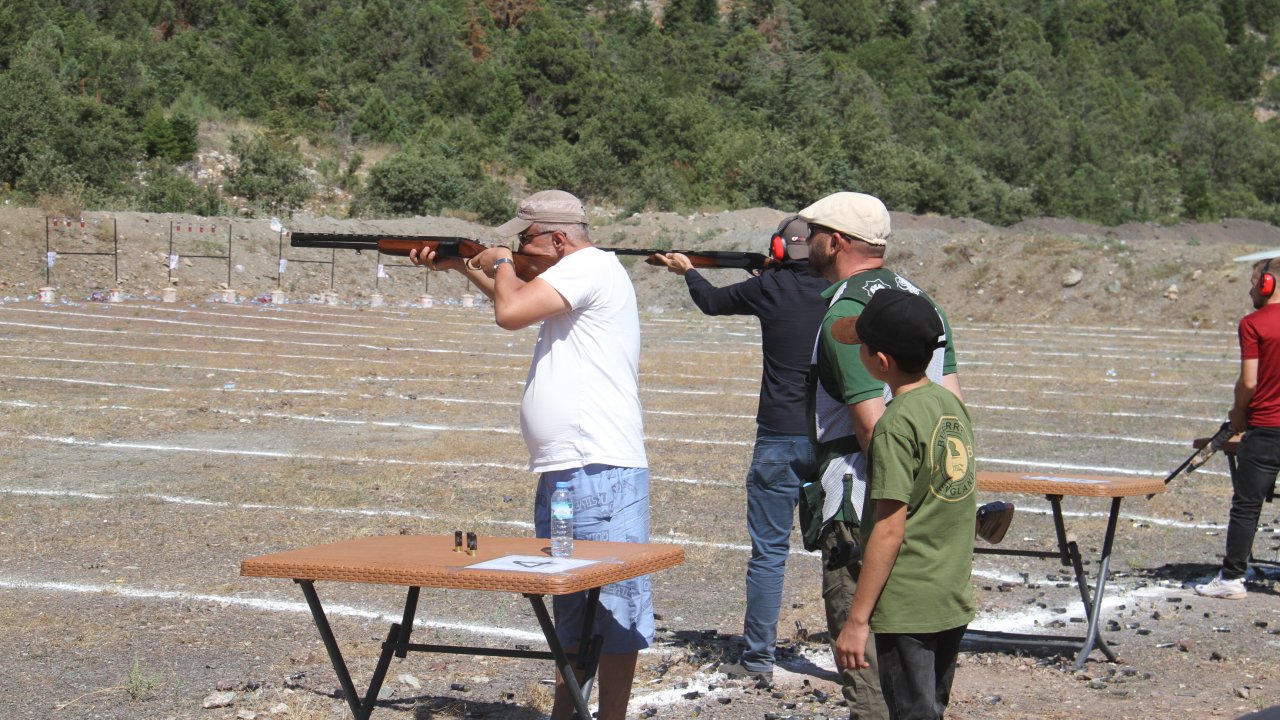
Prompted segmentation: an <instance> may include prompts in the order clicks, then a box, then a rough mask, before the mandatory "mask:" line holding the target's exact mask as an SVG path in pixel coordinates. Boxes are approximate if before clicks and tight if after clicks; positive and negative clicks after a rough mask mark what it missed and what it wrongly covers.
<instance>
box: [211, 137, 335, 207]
mask: <svg viewBox="0 0 1280 720" xmlns="http://www.w3.org/2000/svg"><path fill="white" fill-rule="evenodd" d="M231 154H232V155H233V156H235V157H236V159H237V161H238V164H237V165H236V166H235V167H234V168H233V169H232V170H231V171H230V172H229V173H228V181H227V185H226V188H227V191H228V192H230V193H232V194H234V195H241V196H243V197H245V198H246V199H248V200H250V201H252V202H254V203H257V204H258V205H260V206H262V207H264V208H269V209H277V210H279V211H281V212H289V211H291V210H292V209H295V208H299V207H301V206H302V204H303V202H304V201H306V199H307V198H309V197H311V195H312V194H313V193H314V192H315V185H314V184H313V183H312V182H311V181H310V180H308V179H307V177H306V175H305V174H304V173H303V169H302V153H301V151H300V150H299V149H298V146H297V144H296V143H294V142H292V141H287V140H280V139H278V138H272V137H270V136H269V135H267V134H265V133H260V134H257V135H255V136H253V137H252V138H246V137H244V136H235V137H233V138H232V139H231Z"/></svg>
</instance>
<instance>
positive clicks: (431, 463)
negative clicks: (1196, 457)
mask: <svg viewBox="0 0 1280 720" xmlns="http://www.w3.org/2000/svg"><path fill="white" fill-rule="evenodd" d="M361 423H369V421H367V420H361ZM515 432H516V430H515V429H512V433H515ZM0 437H15V438H17V439H22V441H26V442H46V443H52V445H65V446H81V447H104V448H111V450H148V451H155V452H192V454H210V455H233V456H244V457H269V459H278V460H316V461H325V462H356V464H369V465H407V466H420V468H498V469H508V470H525V469H526V465H515V464H509V462H484V461H466V462H463V461H447V460H399V459H393V457H353V456H340V455H317V454H306V452H284V451H274V450H246V448H220V447H189V446H180V445H160V443H142V442H122V441H91V439H82V438H74V437H52V436H14V434H12V433H6V432H0ZM681 441H682V442H689V443H694V445H698V443H703V445H731V446H732V445H736V446H742V447H746V446H749V445H750V442H748V441H690V439H684V438H682V439H681ZM654 442H675V438H672V439H664V438H658V439H655V441H654ZM977 460H978V462H982V464H997V465H1011V466H1015V468H1038V469H1044V468H1050V469H1055V470H1073V471H1083V473H1111V474H1120V475H1139V477H1161V475H1164V473H1161V471H1158V470H1139V469H1129V468H1115V466H1107V465H1080V464H1066V462H1046V461H1036V460H1027V459H1007V457H986V456H978V459H977ZM652 479H654V480H669V482H678V483H686V482H689V480H686V479H684V478H666V477H662V475H652ZM692 482H694V483H695V484H709V486H731V484H732V483H727V482H723V480H714V479H696V480H692Z"/></svg>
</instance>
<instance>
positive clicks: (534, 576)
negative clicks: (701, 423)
mask: <svg viewBox="0 0 1280 720" xmlns="http://www.w3.org/2000/svg"><path fill="white" fill-rule="evenodd" d="M682 562H684V550H683V549H681V548H680V547H678V546H674V545H657V544H644V543H615V542H592V541H586V540H576V541H574V548H573V557H572V558H553V557H551V556H550V541H549V540H546V539H538V538H512V537H489V536H484V537H481V538H479V539H478V543H477V548H476V551H475V553H474V554H468V553H467V552H466V551H465V550H464V551H461V552H460V551H458V550H455V545H454V537H453V536H450V535H390V536H373V537H363V538H357V539H354V540H345V541H342V542H336V543H330V544H327V545H316V546H314V547H308V548H302V549H299V550H290V551H287V552H280V553H274V554H271V555H262V556H259V557H254V558H249V559H247V560H245V561H244V562H242V563H241V565H240V574H241V575H246V576H252V577H268V578H287V579H291V580H293V581H294V582H296V583H297V584H298V585H299V586H301V587H302V593H303V595H304V596H305V597H306V599H307V605H308V606H309V607H310V609H311V615H312V618H313V619H314V620H315V623H316V627H317V629H319V631H320V637H321V639H322V640H323V641H324V646H325V649H326V650H327V651H328V653H329V660H330V662H331V663H332V665H333V669H334V672H335V673H337V676H338V682H339V683H340V684H341V685H342V691H343V694H344V695H345V696H346V699H347V704H348V706H349V707H350V708H351V714H352V715H353V716H354V717H355V720H366V718H368V717H369V714H370V713H372V712H373V708H374V704H375V703H376V702H377V699H378V691H379V690H380V689H381V688H382V682H383V679H384V678H385V676H386V673H387V669H388V667H389V666H390V664H391V658H392V656H393V655H394V656H395V657H399V658H404V657H405V656H406V654H407V653H409V652H437V653H453V654H467V655H485V656H496V657H518V658H535V659H551V660H554V661H555V665H556V669H557V670H559V671H560V674H561V676H562V677H563V678H564V680H565V684H566V686H567V687H568V689H569V692H570V695H571V696H572V697H573V701H574V705H575V708H576V710H577V713H578V717H579V718H590V717H591V714H590V712H589V709H588V706H587V698H588V696H589V695H590V687H591V679H592V678H593V677H594V674H595V670H596V663H597V661H598V659H599V655H600V644H599V642H598V639H596V638H589V637H587V636H588V635H589V633H590V628H591V627H592V626H593V624H594V620H595V618H594V616H595V609H596V608H597V607H598V604H599V598H600V588H601V586H604V585H608V584H610V583H615V582H619V581H622V580H627V579H629V578H633V577H637V576H640V575H648V574H650V573H654V572H657V571H659V570H664V569H666V568H670V567H673V566H675V565H679V564H680V563H682ZM318 580H332V581H341V582H352V583H374V584H381V585H398V586H403V587H406V588H407V593H406V597H405V603H404V612H403V615H402V618H401V621H400V622H398V623H392V625H391V628H390V630H388V632H387V637H386V640H384V641H383V643H382V653H381V655H379V657H378V663H377V666H376V668H375V670H374V673H373V677H372V679H371V680H370V682H369V689H368V691H367V692H365V694H364V696H363V697H362V696H360V695H359V694H358V693H357V692H356V688H355V684H354V683H353V682H352V679H351V673H350V672H349V671H348V669H347V664H346V662H345V661H344V660H343V658H342V652H341V650H340V649H339V647H338V642H337V639H336V638H335V637H334V634H333V630H332V628H331V627H330V625H329V621H328V618H327V617H326V616H325V612H324V607H323V606H322V604H321V602H320V598H319V596H318V594H317V593H316V589H315V582H316V581H318ZM424 587H426V588H441V589H446V590H483V591H490V592H513V593H519V594H521V595H523V596H524V597H525V598H527V599H528V600H529V603H530V604H531V605H532V607H533V612H534V614H535V615H536V616H537V619H538V624H539V626H540V627H541V629H542V634H543V636H544V637H545V638H546V640H547V646H548V650H547V651H539V650H527V649H519V648H511V649H507V648H485V647H468V646H460V645H427V644H420V643H412V642H410V638H411V635H412V632H413V622H414V616H415V614H416V612H417V607H418V595H419V591H420V589H421V588H424ZM582 591H586V592H587V593H588V603H587V607H588V611H587V613H586V617H584V619H583V633H582V637H584V638H585V639H584V641H583V642H581V643H580V644H579V646H578V651H577V653H574V654H572V655H570V654H569V653H566V651H565V650H564V648H563V647H562V646H561V645H560V642H559V640H558V639H557V637H556V632H555V626H554V624H553V623H552V620H551V616H550V614H549V613H548V612H547V607H546V603H545V602H544V601H543V596H545V595H567V594H570V593H575V592H582ZM573 662H577V664H578V667H580V668H582V669H583V670H584V672H585V679H584V682H582V683H581V684H580V683H579V682H578V681H577V679H576V677H575V675H574V672H573V665H572V664H571V663H573Z"/></svg>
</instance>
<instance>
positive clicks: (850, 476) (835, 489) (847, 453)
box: [799, 268, 955, 551]
mask: <svg viewBox="0 0 1280 720" xmlns="http://www.w3.org/2000/svg"><path fill="white" fill-rule="evenodd" d="M883 288H897V289H899V290H905V291H907V292H910V293H914V294H916V295H920V296H922V297H924V298H925V299H926V300H928V301H929V303H930V304H931V305H933V307H934V309H936V310H938V316H939V317H941V318H942V327H943V331H944V333H945V335H946V337H945V339H946V341H947V345H946V347H945V348H939V349H937V350H935V351H934V353H933V359H932V360H930V361H929V367H928V369H927V370H926V373H925V374H926V375H928V376H929V379H930V380H932V381H933V382H935V383H939V384H941V382H942V376H943V374H945V373H947V372H955V347H954V345H953V343H952V338H951V326H950V325H949V324H948V323H947V317H946V315H945V314H944V313H943V312H942V310H941V309H940V308H938V304H937V303H935V302H934V301H933V299H932V298H930V297H929V296H928V295H927V294H925V293H924V292H923V291H921V290H920V288H918V287H916V286H915V285H914V284H912V283H911V281H909V280H907V279H906V278H904V277H902V276H901V275H899V274H897V273H895V272H893V271H892V270H888V269H886V268H877V269H875V270H867V271H864V272H860V273H857V274H855V275H853V276H851V277H849V278H847V279H846V280H844V282H842V283H840V284H839V285H838V286H836V287H835V288H834V290H831V291H829V292H830V293H831V294H830V298H831V302H830V304H829V305H828V306H827V316H828V317H830V316H831V311H832V309H834V308H835V307H836V304H837V303H841V302H852V303H854V304H856V305H857V307H856V308H854V309H852V310H851V311H850V312H847V313H845V312H842V313H841V317H843V316H845V315H856V314H858V313H860V312H861V310H862V308H864V307H866V305H867V303H868V302H869V301H870V300H871V296H872V295H874V294H875V293H876V291H878V290H881V289H883ZM824 294H825V293H824ZM828 327H829V323H828V322H827V320H826V319H825V318H824V320H823V323H822V327H821V329H820V330H819V331H818V336H817V338H816V339H815V340H814V344H813V355H812V357H811V360H810V363H809V374H808V377H807V378H806V380H807V387H806V392H805V405H806V411H807V414H808V417H809V438H810V439H811V440H812V441H813V443H814V454H815V457H816V459H817V460H818V471H817V474H816V475H815V476H813V477H810V478H806V480H805V482H804V483H802V485H801V487H800V503H799V510H800V530H801V533H802V535H803V538H804V547H805V549H806V550H811V551H812V550H816V549H817V548H818V540H819V539H820V538H821V537H822V531H823V529H824V528H825V527H826V526H827V523H829V522H831V521H832V520H839V521H843V522H846V523H848V524H850V525H854V526H856V525H858V524H859V522H860V520H861V518H862V508H863V505H864V503H865V501H866V492H867V481H868V477H867V458H866V454H865V453H863V452H862V448H861V447H860V446H859V445H858V436H857V432H856V430H855V428H854V424H853V416H852V415H851V414H850V412H849V404H848V403H846V402H845V401H844V400H843V399H842V398H840V397H837V396H836V395H834V394H832V390H836V391H837V392H838V385H837V382H838V381H837V380H836V373H838V372H839V369H838V368H828V367H826V366H825V365H822V366H821V367H820V363H819V352H818V351H819V350H820V349H821V347H822V343H824V342H835V340H833V339H831V338H830V336H829V335H828V334H827V328H828ZM850 347H856V346H850ZM846 357H848V358H851V359H852V361H853V362H859V360H858V358H857V355H856V353H847V354H846ZM892 399H893V393H892V392H891V391H890V390H889V387H888V386H887V385H886V386H884V401H885V403H886V404H888V402H889V401H890V400H892Z"/></svg>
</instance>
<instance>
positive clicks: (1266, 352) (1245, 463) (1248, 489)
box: [1195, 260, 1280, 600]
mask: <svg viewBox="0 0 1280 720" xmlns="http://www.w3.org/2000/svg"><path fill="white" fill-rule="evenodd" d="M1271 263H1272V261H1271V260H1263V261H1262V262H1259V263H1257V264H1256V265H1254V266H1253V277H1252V279H1251V282H1250V286H1249V297H1250V298H1251V299H1252V300H1253V307H1254V308H1255V311H1254V312H1252V313H1249V314H1248V315H1246V316H1245V317H1244V319H1243V320H1241V321H1240V377H1239V379H1237V380H1236V388H1235V403H1234V404H1233V405H1232V406H1231V413H1230V415H1229V416H1228V419H1229V420H1230V421H1231V427H1232V429H1233V430H1235V431H1236V432H1243V433H1244V437H1243V438H1242V439H1241V440H1240V448H1239V449H1238V450H1237V451H1236V472H1235V475H1234V476H1233V477H1232V478H1231V485H1232V490H1233V493H1232V496H1231V516H1230V520H1229V521H1228V522H1227V554H1226V556H1225V557H1224V558H1223V559H1222V570H1220V571H1219V572H1218V576H1217V577H1215V578H1214V579H1213V580H1210V581H1209V582H1207V583H1205V584H1203V585H1197V586H1196V587H1195V590H1196V594H1197V595H1204V596H1206V597H1216V598H1226V599H1230V600H1242V599H1244V597H1245V594H1246V592H1245V587H1244V575H1245V572H1246V571H1247V570H1248V569H1249V557H1250V556H1251V555H1252V553H1253V537H1254V535H1255V534H1257V532H1258V516H1259V515H1261V513H1262V503H1263V501H1264V500H1265V499H1266V497H1267V493H1268V492H1269V491H1270V490H1271V488H1272V487H1273V486H1274V485H1275V482H1276V475H1277V474H1280V293H1276V279H1277V278H1276V275H1275V274H1273V273H1272V272H1271Z"/></svg>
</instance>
